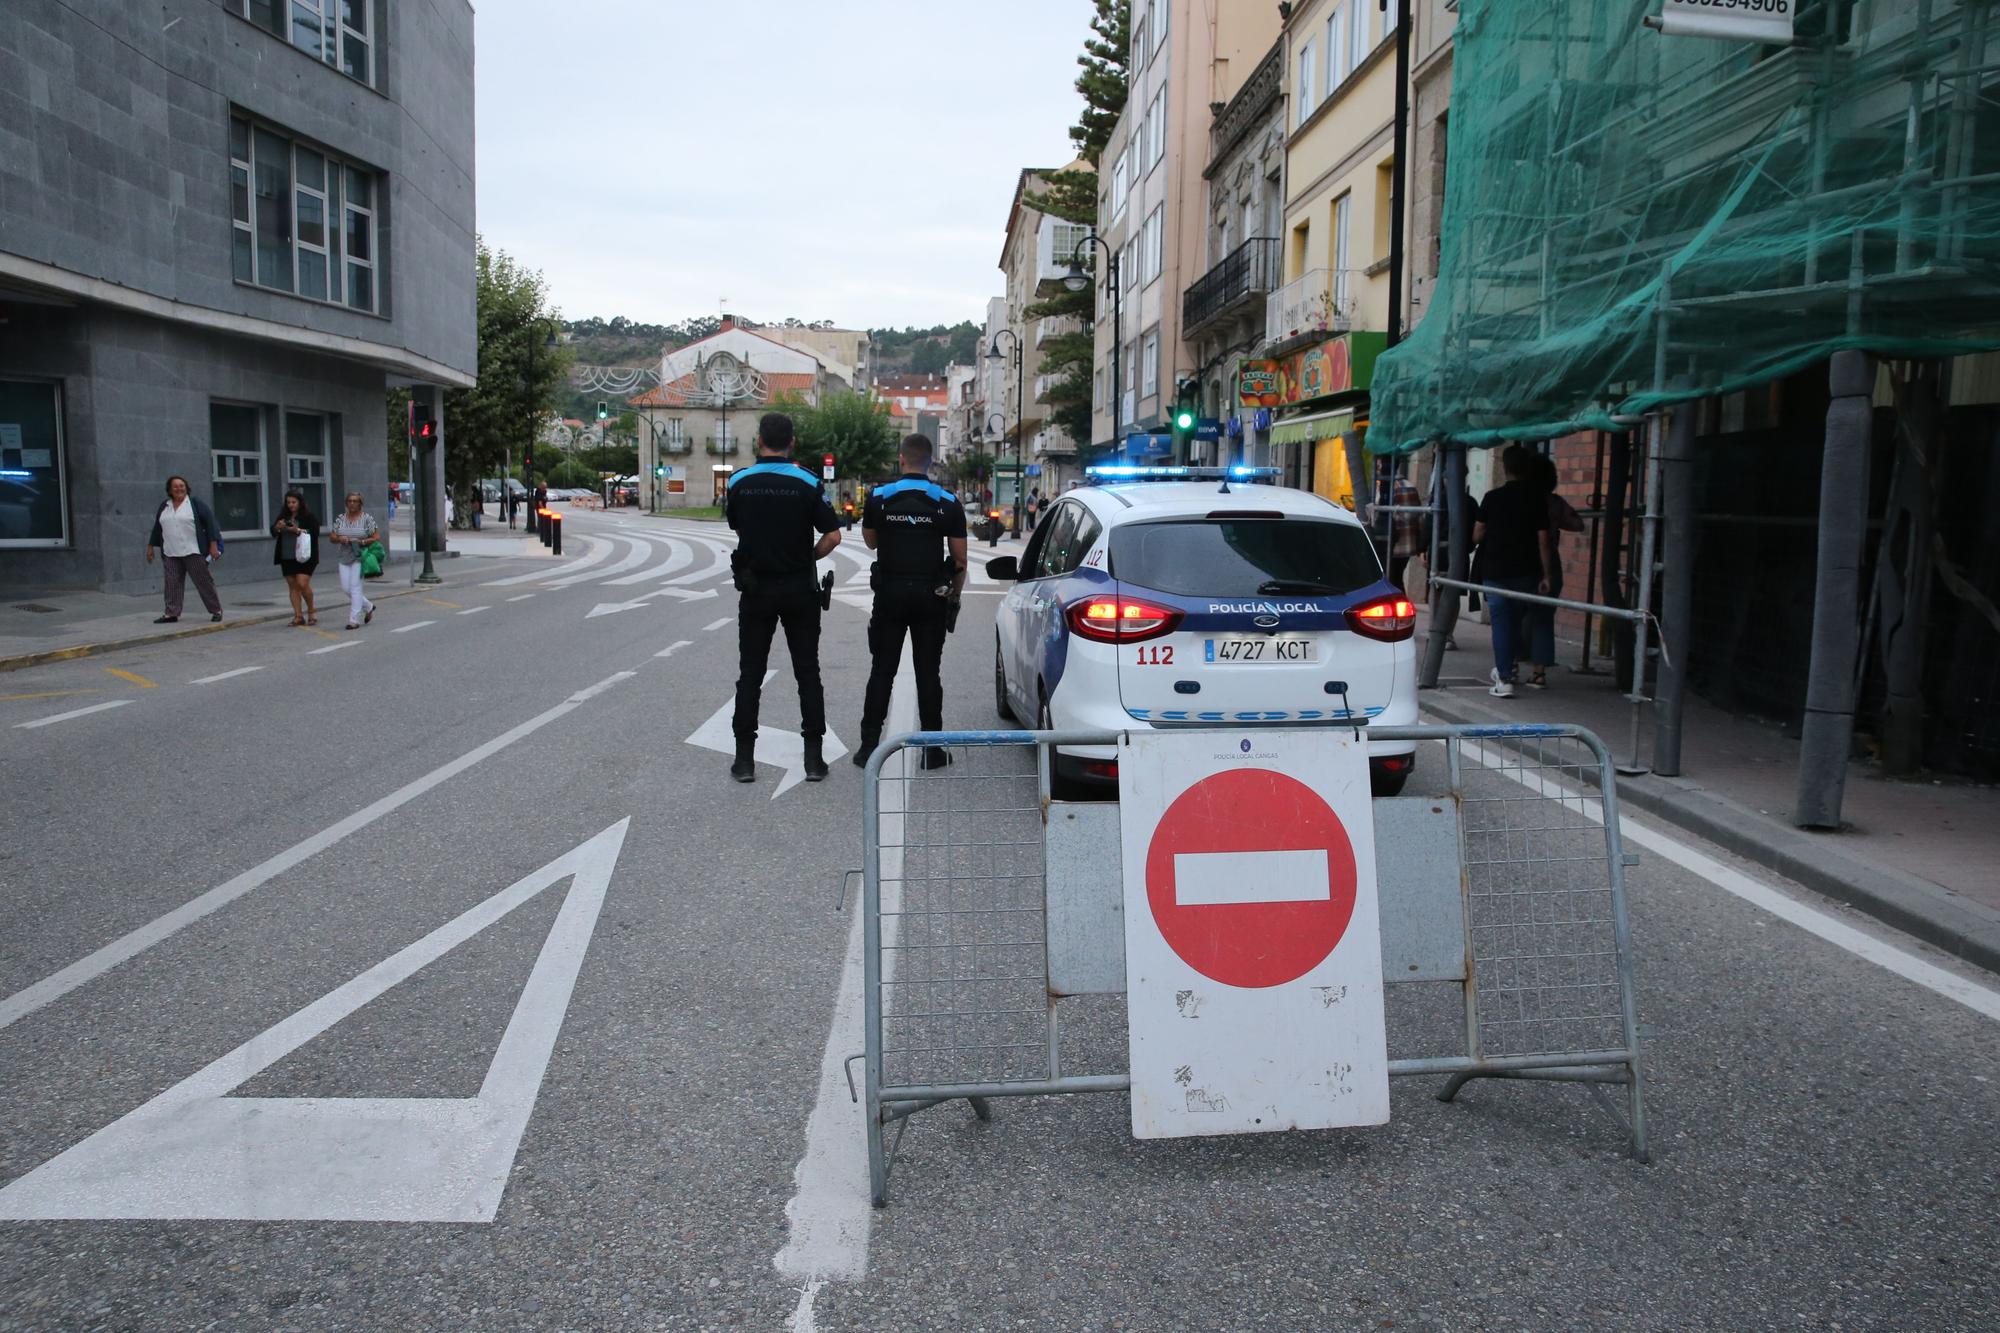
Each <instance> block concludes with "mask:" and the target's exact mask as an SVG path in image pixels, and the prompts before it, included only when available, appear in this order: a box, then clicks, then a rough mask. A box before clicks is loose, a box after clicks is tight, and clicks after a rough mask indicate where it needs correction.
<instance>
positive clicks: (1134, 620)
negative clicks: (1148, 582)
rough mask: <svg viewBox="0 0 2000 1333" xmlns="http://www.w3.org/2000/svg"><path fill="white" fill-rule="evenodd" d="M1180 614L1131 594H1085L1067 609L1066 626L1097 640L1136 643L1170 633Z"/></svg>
mask: <svg viewBox="0 0 2000 1333" xmlns="http://www.w3.org/2000/svg"><path fill="white" fill-rule="evenodd" d="M1180 623H1181V613H1180V612H1179V611H1176V610H1174V609H1173V608H1172V607H1168V606H1155V605H1154V604H1153V603H1151V602H1142V601H1140V600H1138V599H1137V598H1134V597H1086V598H1084V600H1082V601H1080V602H1078V603H1076V604H1075V605H1074V606H1072V607H1070V609H1069V627H1070V628H1071V629H1073V630H1075V631H1076V632H1077V633H1078V634H1081V635H1082V636H1083V637H1084V638H1086V639H1095V640H1097V641H1098V642H1099V643H1138V642H1140V641H1142V640H1145V639H1157V638H1159V637H1160V636H1161V635H1162V634H1170V633H1172V632H1173V629H1174V627H1175V626H1176V625H1178V624H1180Z"/></svg>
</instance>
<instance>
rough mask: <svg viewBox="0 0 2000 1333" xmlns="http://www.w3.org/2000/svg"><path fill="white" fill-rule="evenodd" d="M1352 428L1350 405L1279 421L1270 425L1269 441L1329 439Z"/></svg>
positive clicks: (1299, 441)
mask: <svg viewBox="0 0 2000 1333" xmlns="http://www.w3.org/2000/svg"><path fill="white" fill-rule="evenodd" d="M1353 429H1354V409H1353V408H1351V407H1350V408H1345V409H1342V410H1340V411H1337V412H1314V413H1312V414H1310V415H1308V416H1303V417H1293V418H1292V419H1291V420H1289V421H1280V422H1278V423H1277V424H1276V425H1275V426H1273V427H1271V443H1272V444H1310V443H1312V442H1313V441H1314V440H1330V439H1332V438H1333V437H1334V436H1336V435H1345V434H1347V432H1349V431H1351V430H1353Z"/></svg>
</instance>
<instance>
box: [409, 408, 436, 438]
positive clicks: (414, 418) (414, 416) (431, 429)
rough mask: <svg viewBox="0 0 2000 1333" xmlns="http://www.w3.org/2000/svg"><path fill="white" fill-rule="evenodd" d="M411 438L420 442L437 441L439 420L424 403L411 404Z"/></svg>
mask: <svg viewBox="0 0 2000 1333" xmlns="http://www.w3.org/2000/svg"><path fill="white" fill-rule="evenodd" d="M410 438H411V439H412V440H414V441H416V442H417V443H418V444H435V443H436V442H437V421H436V420H435V419H434V418H433V417H432V416H431V410H430V408H428V407H426V406H424V405H423V404H422V403H411V404H410Z"/></svg>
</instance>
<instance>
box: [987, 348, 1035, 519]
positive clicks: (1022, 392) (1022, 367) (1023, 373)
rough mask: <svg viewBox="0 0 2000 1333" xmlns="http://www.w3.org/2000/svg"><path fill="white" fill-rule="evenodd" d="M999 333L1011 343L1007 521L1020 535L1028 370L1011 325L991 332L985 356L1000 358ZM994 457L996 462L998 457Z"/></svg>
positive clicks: (1026, 439) (1026, 431)
mask: <svg viewBox="0 0 2000 1333" xmlns="http://www.w3.org/2000/svg"><path fill="white" fill-rule="evenodd" d="M1003 337H1005V338H1006V339H1008V340H1009V341H1010V342H1011V343H1012V344H1013V347H1014V519H1013V522H1011V523H1010V524H1008V530H1009V531H1010V532H1012V533H1013V535H1014V536H1016V537H1018V536H1020V535H1021V463H1022V459H1023V457H1024V456H1025V455H1026V453H1027V451H1028V380H1027V374H1028V371H1027V363H1026V361H1025V360H1023V358H1022V356H1021V335H1020V334H1018V333H1016V332H1015V331H1014V330H1013V329H1011V328H1007V329H1001V330H1000V331H999V332H998V333H995V334H994V335H993V345H992V346H991V347H988V348H987V349H986V359H987V360H989V361H998V360H1000V359H1001V353H1000V339H1001V338H1003ZM995 461H996V463H997V461H998V460H997V459H996V460H995ZM995 498H996V499H997V498H998V497H997V496H996V497H995Z"/></svg>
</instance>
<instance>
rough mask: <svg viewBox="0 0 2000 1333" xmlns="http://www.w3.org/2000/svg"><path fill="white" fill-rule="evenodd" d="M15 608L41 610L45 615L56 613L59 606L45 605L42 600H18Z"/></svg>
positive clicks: (17, 609)
mask: <svg viewBox="0 0 2000 1333" xmlns="http://www.w3.org/2000/svg"><path fill="white" fill-rule="evenodd" d="M14 609H15V610H16V611H39V612H41V613H42V614H43V615H54V614H55V612H56V610H57V609H58V608H56V607H53V606H43V605H42V604H41V603H40V602H17V603H15V605H14Z"/></svg>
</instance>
